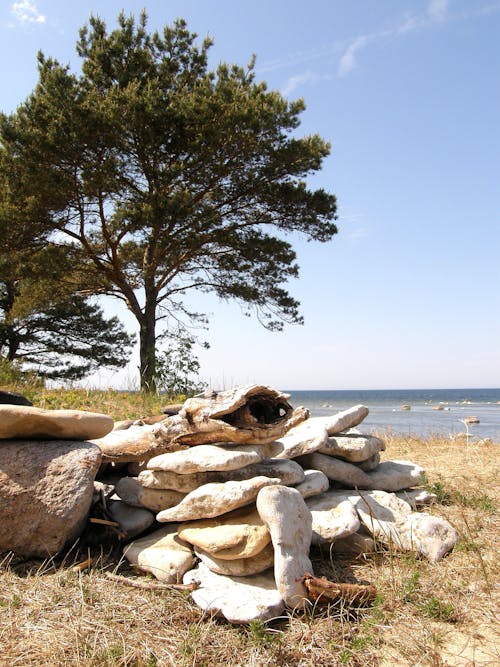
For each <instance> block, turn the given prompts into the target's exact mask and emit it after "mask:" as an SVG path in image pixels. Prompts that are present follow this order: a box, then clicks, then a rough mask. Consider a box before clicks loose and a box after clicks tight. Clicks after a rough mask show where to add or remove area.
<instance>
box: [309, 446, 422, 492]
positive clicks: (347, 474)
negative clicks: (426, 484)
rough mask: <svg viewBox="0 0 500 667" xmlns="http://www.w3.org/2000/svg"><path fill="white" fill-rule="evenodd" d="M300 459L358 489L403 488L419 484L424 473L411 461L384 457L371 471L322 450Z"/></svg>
mask: <svg viewBox="0 0 500 667" xmlns="http://www.w3.org/2000/svg"><path fill="white" fill-rule="evenodd" d="M300 463H301V465H302V466H305V467H308V468H313V469H315V470H321V471H322V472H324V473H325V475H326V476H327V477H328V479H330V480H332V481H334V482H338V483H340V484H342V485H343V486H345V487H346V488H353V487H357V488H358V489H380V490H383V491H400V490H401V489H407V488H410V487H412V486H418V485H419V484H420V483H421V482H422V479H423V473H424V469H423V468H421V467H420V466H418V465H417V464H416V463H412V462H411V461H384V462H383V463H381V464H380V465H379V466H377V468H376V469H375V470H373V471H372V472H364V471H363V470H361V468H360V467H359V466H357V465H354V464H352V463H348V462H347V461H342V460H341V459H337V458H335V457H333V456H326V455H325V454H320V453H319V452H315V453H314V454H308V455H306V456H303V457H301V459H300Z"/></svg>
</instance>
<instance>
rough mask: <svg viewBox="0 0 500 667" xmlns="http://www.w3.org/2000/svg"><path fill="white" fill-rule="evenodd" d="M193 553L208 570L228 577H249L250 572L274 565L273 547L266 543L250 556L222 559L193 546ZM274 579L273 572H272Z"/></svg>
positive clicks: (255, 572) (261, 570) (259, 571)
mask: <svg viewBox="0 0 500 667" xmlns="http://www.w3.org/2000/svg"><path fill="white" fill-rule="evenodd" d="M194 552H195V554H196V555H197V556H198V558H199V559H200V560H201V562H202V563H203V564H204V565H206V566H207V567H208V569H209V570H211V571H212V572H215V573H216V574H225V575H228V576H230V577H249V576H251V575H252V574H260V573H261V572H265V571H266V570H268V569H269V568H270V567H272V566H273V565H274V548H273V545H272V544H268V545H267V546H266V547H264V549H262V551H259V553H258V554H255V555H254V556H252V557H251V558H236V559H234V560H222V559H220V558H216V557H215V556H213V555H212V554H209V553H207V552H206V551H203V550H202V549H199V548H198V547H195V549H194ZM273 581H274V574H273Z"/></svg>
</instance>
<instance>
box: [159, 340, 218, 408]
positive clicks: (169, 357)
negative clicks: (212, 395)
mask: <svg viewBox="0 0 500 667" xmlns="http://www.w3.org/2000/svg"><path fill="white" fill-rule="evenodd" d="M170 340H171V343H170V345H169V347H168V349H167V350H166V351H165V352H163V353H162V354H159V355H158V356H157V358H156V387H157V389H158V391H161V392H163V393H165V394H167V396H168V397H174V396H178V395H182V396H193V395H194V394H199V393H200V392H202V391H203V390H204V389H206V387H207V384H206V383H205V382H202V381H201V380H200V378H199V371H200V362H199V360H198V358H197V357H196V355H195V354H194V352H193V347H194V345H195V344H196V341H195V339H194V338H193V337H191V336H189V335H188V334H185V333H184V334H182V333H180V332H178V334H177V336H171V337H170ZM205 346H207V344H205Z"/></svg>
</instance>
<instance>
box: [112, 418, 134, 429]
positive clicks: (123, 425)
mask: <svg viewBox="0 0 500 667" xmlns="http://www.w3.org/2000/svg"><path fill="white" fill-rule="evenodd" d="M133 423H134V420H133V419H122V420H121V421H117V422H115V423H114V425H113V431H125V430H126V429H128V428H130V427H131V426H132V424H133Z"/></svg>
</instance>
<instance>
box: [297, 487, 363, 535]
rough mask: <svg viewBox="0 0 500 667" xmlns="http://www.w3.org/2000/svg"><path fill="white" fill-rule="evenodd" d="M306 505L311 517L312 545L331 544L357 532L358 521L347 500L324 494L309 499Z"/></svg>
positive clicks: (353, 509)
mask: <svg viewBox="0 0 500 667" xmlns="http://www.w3.org/2000/svg"><path fill="white" fill-rule="evenodd" d="M306 505H307V506H308V508H309V510H310V511H311V516H312V544H314V545H319V544H325V543H331V542H334V541H335V540H338V539H341V538H343V537H347V536H348V535H351V534H352V533H355V532H356V531H357V530H359V527H360V525H361V524H360V521H359V518H358V515H357V512H356V510H355V508H354V507H353V505H352V503H350V502H349V500H339V499H338V498H337V497H336V496H332V495H330V494H329V493H325V494H323V495H321V496H316V497H314V498H309V499H308V500H307V501H306Z"/></svg>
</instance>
